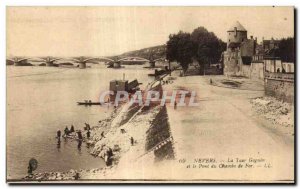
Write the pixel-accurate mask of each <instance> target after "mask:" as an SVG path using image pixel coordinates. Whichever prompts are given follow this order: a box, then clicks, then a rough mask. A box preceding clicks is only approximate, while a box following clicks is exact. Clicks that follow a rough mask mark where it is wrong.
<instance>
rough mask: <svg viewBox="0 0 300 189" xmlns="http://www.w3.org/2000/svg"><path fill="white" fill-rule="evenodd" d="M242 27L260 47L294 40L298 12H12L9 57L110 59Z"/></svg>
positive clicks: (228, 9) (144, 9) (235, 9)
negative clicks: (174, 39)
mask: <svg viewBox="0 0 300 189" xmlns="http://www.w3.org/2000/svg"><path fill="white" fill-rule="evenodd" d="M236 21H239V22H240V23H241V24H242V25H243V26H244V27H245V28H246V30H247V31H248V37H249V38H250V36H251V35H252V36H254V37H257V38H258V41H261V40H262V38H263V37H264V39H270V38H271V37H273V38H275V39H276V38H278V39H280V38H283V37H293V36H294V9H293V7H7V12H6V35H7V41H6V45H7V53H6V54H7V56H111V55H118V54H121V53H124V52H127V51H131V50H138V49H142V48H146V47H151V46H155V45H162V44H165V43H166V42H167V40H168V36H169V35H170V34H172V33H177V32H178V31H180V30H182V31H185V32H192V31H193V30H194V29H195V28H197V27H199V26H204V27H205V28H207V29H208V30H209V31H212V32H214V33H215V34H216V35H217V37H219V38H220V39H222V40H224V41H226V38H227V33H226V31H227V30H228V29H229V28H230V27H231V25H232V24H233V23H235V22H236Z"/></svg>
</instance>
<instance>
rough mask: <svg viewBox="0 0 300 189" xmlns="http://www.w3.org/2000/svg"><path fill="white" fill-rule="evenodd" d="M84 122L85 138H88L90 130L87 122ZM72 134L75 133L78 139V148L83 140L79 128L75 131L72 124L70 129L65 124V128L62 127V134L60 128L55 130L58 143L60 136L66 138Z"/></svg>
mask: <svg viewBox="0 0 300 189" xmlns="http://www.w3.org/2000/svg"><path fill="white" fill-rule="evenodd" d="M84 124H85V127H84V130H86V131H87V132H86V138H87V139H89V138H90V137H91V131H90V130H91V127H90V125H89V124H88V123H84ZM72 134H75V137H76V139H77V140H78V148H80V147H81V144H82V141H83V135H82V132H81V130H80V129H79V130H76V131H75V128H74V125H71V128H70V129H69V128H68V126H66V128H65V129H64V133H63V135H62V132H61V130H57V133H56V138H57V140H58V143H60V139H61V137H63V138H65V139H66V138H68V137H70V136H71V135H72ZM73 136H74V135H73Z"/></svg>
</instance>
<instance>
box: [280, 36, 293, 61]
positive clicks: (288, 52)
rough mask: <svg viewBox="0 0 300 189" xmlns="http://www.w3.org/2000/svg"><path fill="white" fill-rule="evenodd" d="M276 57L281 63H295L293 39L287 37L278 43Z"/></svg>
mask: <svg viewBox="0 0 300 189" xmlns="http://www.w3.org/2000/svg"><path fill="white" fill-rule="evenodd" d="M278 55H279V57H280V58H281V60H282V61H283V62H295V49H294V38H293V37H288V38H286V39H285V38H284V39H281V40H280V42H279V49H278Z"/></svg>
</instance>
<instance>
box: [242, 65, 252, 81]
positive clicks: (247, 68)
mask: <svg viewBox="0 0 300 189" xmlns="http://www.w3.org/2000/svg"><path fill="white" fill-rule="evenodd" d="M241 75H242V76H245V77H248V78H250V75H251V65H243V66H242V70H241Z"/></svg>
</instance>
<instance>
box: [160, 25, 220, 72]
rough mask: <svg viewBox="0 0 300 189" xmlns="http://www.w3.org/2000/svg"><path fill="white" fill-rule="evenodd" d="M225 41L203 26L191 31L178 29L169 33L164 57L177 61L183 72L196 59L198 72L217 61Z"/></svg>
mask: <svg viewBox="0 0 300 189" xmlns="http://www.w3.org/2000/svg"><path fill="white" fill-rule="evenodd" d="M225 50H226V43H224V42H223V41H222V40H221V39H219V38H218V37H217V36H216V35H215V34H214V33H213V32H209V31H208V30H207V29H206V28H204V27H198V28H196V29H195V30H194V31H193V32H192V33H188V32H183V31H179V32H178V33H177V34H171V35H170V36H169V40H168V41H167V49H166V57H167V60H169V61H177V62H178V63H179V64H180V65H181V67H182V69H183V72H184V73H185V72H186V71H187V69H188V67H189V64H190V63H192V62H193V60H196V62H197V64H198V68H199V71H200V74H203V72H204V68H205V66H206V65H210V64H212V63H217V62H218V61H219V60H220V58H221V54H222V52H223V51H225Z"/></svg>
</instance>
